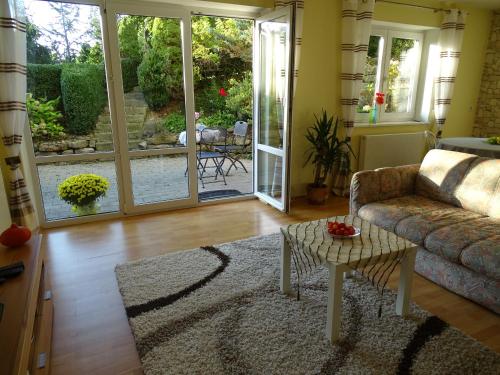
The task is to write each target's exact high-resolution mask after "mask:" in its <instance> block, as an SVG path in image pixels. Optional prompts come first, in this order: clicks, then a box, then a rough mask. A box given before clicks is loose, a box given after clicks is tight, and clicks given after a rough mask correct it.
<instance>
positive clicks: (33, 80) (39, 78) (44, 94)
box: [26, 64, 62, 100]
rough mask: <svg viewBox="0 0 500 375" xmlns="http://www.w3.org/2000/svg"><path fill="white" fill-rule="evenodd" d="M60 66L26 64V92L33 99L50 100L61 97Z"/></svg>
mask: <svg viewBox="0 0 500 375" xmlns="http://www.w3.org/2000/svg"><path fill="white" fill-rule="evenodd" d="M61 68H62V67H61V65H55V64H28V74H27V82H26V83H27V91H28V92H30V93H31V94H33V97H34V98H46V99H48V100H52V99H55V98H58V97H60V96H61V84H60V82H61Z"/></svg>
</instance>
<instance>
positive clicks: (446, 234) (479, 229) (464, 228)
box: [424, 217, 500, 263]
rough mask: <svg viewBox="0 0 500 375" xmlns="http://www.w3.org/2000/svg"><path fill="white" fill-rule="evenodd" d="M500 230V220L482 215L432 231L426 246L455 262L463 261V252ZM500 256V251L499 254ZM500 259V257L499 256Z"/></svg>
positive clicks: (426, 240) (425, 243) (429, 249)
mask: <svg viewBox="0 0 500 375" xmlns="http://www.w3.org/2000/svg"><path fill="white" fill-rule="evenodd" d="M499 232H500V220H499V219H493V218H490V217H481V218H479V219H475V220H469V221H461V222H458V223H455V224H452V225H449V226H446V227H443V228H439V229H437V230H435V231H433V232H431V233H430V234H429V235H428V236H427V237H426V238H425V241H424V247H425V248H426V249H427V250H428V251H430V252H432V253H434V254H437V255H440V256H442V257H444V258H446V259H448V260H451V261H452V262H455V263H461V261H462V259H461V257H462V252H463V251H464V250H466V249H468V248H470V246H471V245H473V244H475V243H476V242H479V241H483V240H486V239H488V238H492V237H494V236H495V235H497V234H498V233H499ZM498 256H499V257H500V253H499V254H498ZM499 259H500V258H499Z"/></svg>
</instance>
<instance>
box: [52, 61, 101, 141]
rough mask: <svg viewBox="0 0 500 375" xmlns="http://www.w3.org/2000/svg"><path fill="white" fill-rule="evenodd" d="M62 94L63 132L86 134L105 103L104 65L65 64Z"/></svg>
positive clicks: (62, 74) (90, 130) (62, 77)
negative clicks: (64, 130) (64, 129)
mask: <svg viewBox="0 0 500 375" xmlns="http://www.w3.org/2000/svg"><path fill="white" fill-rule="evenodd" d="M61 92H62V99H63V103H64V112H65V115H66V129H67V131H68V132H69V133H71V134H89V133H90V132H92V131H93V130H94V129H95V125H96V122H97V118H98V117H99V115H100V114H101V112H102V110H103V108H104V106H105V105H106V102H107V94H106V81H105V77H104V66H103V65H92V64H65V65H63V70H62V73H61Z"/></svg>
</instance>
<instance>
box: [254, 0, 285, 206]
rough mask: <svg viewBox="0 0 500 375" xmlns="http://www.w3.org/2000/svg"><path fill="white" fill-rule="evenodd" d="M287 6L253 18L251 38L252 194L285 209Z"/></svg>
mask: <svg viewBox="0 0 500 375" xmlns="http://www.w3.org/2000/svg"><path fill="white" fill-rule="evenodd" d="M290 18H291V14H290V9H289V8H284V9H280V10H278V11H275V12H272V13H269V14H267V15H265V16H264V17H262V18H260V19H258V20H257V23H256V26H255V37H254V48H255V50H254V51H255V56H254V90H255V91H254V97H255V100H254V103H255V104H254V105H255V107H254V111H255V114H254V121H255V129H254V138H255V139H256V142H255V143H256V146H255V154H254V156H255V174H254V183H255V195H256V196H257V197H259V198H260V199H262V200H263V201H265V202H267V203H269V204H271V205H272V206H274V207H276V208H278V209H279V210H282V211H288V157H287V155H288V148H289V122H290V112H289V96H290V71H291V69H290V61H291V58H290V55H291V53H290V49H291V33H290Z"/></svg>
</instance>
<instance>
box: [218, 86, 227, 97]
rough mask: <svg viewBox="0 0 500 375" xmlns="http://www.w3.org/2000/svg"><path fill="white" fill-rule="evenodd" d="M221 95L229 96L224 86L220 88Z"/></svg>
mask: <svg viewBox="0 0 500 375" xmlns="http://www.w3.org/2000/svg"><path fill="white" fill-rule="evenodd" d="M219 95H220V96H227V91H226V90H224V88H223V87H221V88H220V89H219Z"/></svg>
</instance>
